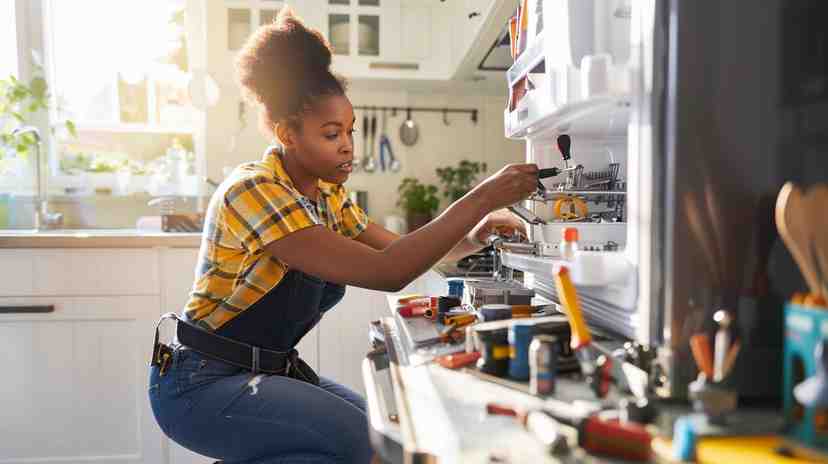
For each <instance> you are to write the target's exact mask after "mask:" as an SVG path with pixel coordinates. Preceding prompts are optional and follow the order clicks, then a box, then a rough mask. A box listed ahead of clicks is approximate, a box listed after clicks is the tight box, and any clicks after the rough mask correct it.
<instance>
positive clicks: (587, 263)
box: [501, 251, 635, 287]
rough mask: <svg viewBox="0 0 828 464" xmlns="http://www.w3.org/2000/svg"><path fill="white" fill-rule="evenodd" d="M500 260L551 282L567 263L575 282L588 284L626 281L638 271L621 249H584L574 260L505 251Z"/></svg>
mask: <svg viewBox="0 0 828 464" xmlns="http://www.w3.org/2000/svg"><path fill="white" fill-rule="evenodd" d="M501 263H502V264H503V265H504V266H506V267H509V268H512V269H517V270H521V271H523V272H531V273H532V274H535V276H536V278H540V279H543V280H545V281H549V282H551V281H553V279H554V277H555V269H556V268H557V267H558V266H566V267H567V268H568V269H569V275H570V278H571V279H572V283H573V284H575V285H580V286H585V287H598V286H606V285H625V284H626V283H628V281H629V279H630V275H632V274H634V272H635V269H634V267H633V265H632V263H630V262H629V261H628V260H627V258H626V256H625V254H624V252H621V251H618V252H606V251H595V252H593V251H581V252H578V253H577V254H576V255H575V259H574V260H573V261H567V260H562V259H560V258H554V257H548V256H535V255H530V254H522V253H512V252H506V251H504V252H502V253H501Z"/></svg>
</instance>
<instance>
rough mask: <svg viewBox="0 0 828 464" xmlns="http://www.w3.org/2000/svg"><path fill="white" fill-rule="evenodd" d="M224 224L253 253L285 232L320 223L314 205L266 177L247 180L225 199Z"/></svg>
mask: <svg viewBox="0 0 828 464" xmlns="http://www.w3.org/2000/svg"><path fill="white" fill-rule="evenodd" d="M224 206H225V208H224V209H225V224H226V225H227V228H228V230H229V232H230V233H231V234H233V235H234V236H235V237H236V238H237V239H238V240H239V241H240V242H241V243H242V244H243V245H244V246H245V248H246V249H247V250H248V251H249V252H250V253H256V252H258V251H259V250H261V249H263V248H264V247H266V246H267V245H268V244H270V243H272V242H275V241H276V240H279V239H280V238H282V237H285V236H286V235H288V234H290V233H292V232H296V231H298V230H301V229H304V228H305V227H310V226H315V225H317V224H321V222H320V221H319V218H318V217H317V216H316V213H315V211H314V208H313V205H311V204H310V202H308V201H307V200H306V199H305V198H304V197H301V196H298V195H296V194H295V193H293V192H292V191H291V190H289V189H288V188H286V187H285V186H283V185H281V184H279V183H278V182H274V181H273V180H270V179H267V178H264V177H254V178H249V179H245V180H243V181H241V182H239V183H237V184H236V185H234V186H232V187H230V188H229V189H228V191H227V193H226V195H225V198H224Z"/></svg>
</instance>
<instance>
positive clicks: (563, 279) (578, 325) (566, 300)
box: [555, 266, 592, 350]
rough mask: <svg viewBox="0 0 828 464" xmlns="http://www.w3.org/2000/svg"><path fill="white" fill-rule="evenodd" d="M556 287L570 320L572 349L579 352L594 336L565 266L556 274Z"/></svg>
mask: <svg viewBox="0 0 828 464" xmlns="http://www.w3.org/2000/svg"><path fill="white" fill-rule="evenodd" d="M555 286H556V287H557V289H558V298H560V300H561V306H563V308H564V311H566V318H567V319H569V329H570V330H571V331H572V338H571V341H570V345H571V346H572V349H573V350H577V349H578V348H581V347H583V346H586V345H589V344H590V343H591V342H592V335H590V333H589V328H587V325H586V322H584V314H583V313H582V312H581V303H580V302H579V301H578V294H577V292H576V291H575V285H573V284H572V280H571V279H570V278H569V269H567V268H566V267H565V266H560V267H559V268H558V270H557V271H556V272H555Z"/></svg>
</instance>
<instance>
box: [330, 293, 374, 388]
mask: <svg viewBox="0 0 828 464" xmlns="http://www.w3.org/2000/svg"><path fill="white" fill-rule="evenodd" d="M385 304H386V303H385V293H383V292H377V291H374V290H366V289H364V288H359V287H348V289H347V290H346V292H345V297H344V298H343V299H342V301H340V302H339V304H337V305H336V306H335V307H334V308H333V309H331V310H330V311H328V313H327V314H325V317H324V318H323V319H322V322H321V323H320V325H319V373H320V375H323V376H325V377H328V378H330V379H333V380H335V381H337V382H339V383H341V384H343V385H345V386H347V387H349V388H351V389H353V390H355V391H357V392H360V393H362V394H364V393H365V389H364V386H363V384H362V376H361V371H360V366H361V363H362V359H363V358H364V357H365V354H366V353H367V352H368V350H369V348H370V347H369V344H368V322H370V321H371V320H373V319H376V318H378V317H380V316H382V315H384V314H382V313H381V309H382V307H383V306H384V305H385Z"/></svg>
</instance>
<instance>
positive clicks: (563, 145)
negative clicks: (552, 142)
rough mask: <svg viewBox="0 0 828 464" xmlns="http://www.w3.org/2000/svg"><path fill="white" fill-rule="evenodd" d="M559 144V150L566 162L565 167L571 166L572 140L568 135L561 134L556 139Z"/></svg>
mask: <svg viewBox="0 0 828 464" xmlns="http://www.w3.org/2000/svg"><path fill="white" fill-rule="evenodd" d="M556 142H557V144H558V150H560V152H561V156H562V157H563V160H564V165H566V166H568V165H569V160H570V159H571V158H572V153H570V149H571V148H572V138H571V137H569V136H568V135H567V134H561V135H559V136H558V138H557V139H556Z"/></svg>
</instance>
